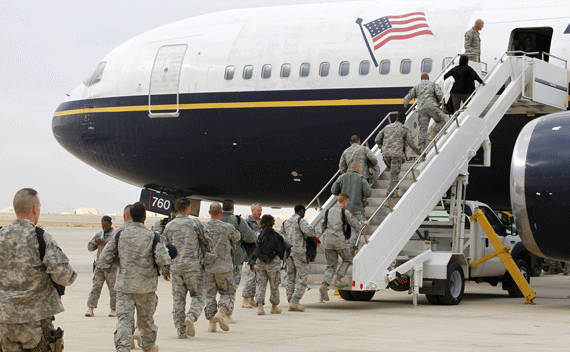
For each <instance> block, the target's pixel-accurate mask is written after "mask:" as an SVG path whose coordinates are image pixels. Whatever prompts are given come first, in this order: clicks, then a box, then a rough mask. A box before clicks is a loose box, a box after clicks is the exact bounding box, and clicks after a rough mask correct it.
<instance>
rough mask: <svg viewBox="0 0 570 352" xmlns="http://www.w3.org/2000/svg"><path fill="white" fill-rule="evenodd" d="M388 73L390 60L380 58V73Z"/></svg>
mask: <svg viewBox="0 0 570 352" xmlns="http://www.w3.org/2000/svg"><path fill="white" fill-rule="evenodd" d="M388 73H390V60H382V62H380V74H382V75H387V74H388Z"/></svg>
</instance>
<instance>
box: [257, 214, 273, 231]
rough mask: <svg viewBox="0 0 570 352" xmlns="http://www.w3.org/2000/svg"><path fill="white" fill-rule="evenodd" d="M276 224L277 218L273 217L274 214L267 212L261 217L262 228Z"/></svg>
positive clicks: (260, 225)
mask: <svg viewBox="0 0 570 352" xmlns="http://www.w3.org/2000/svg"><path fill="white" fill-rule="evenodd" d="M274 224H275V219H274V218H273V216H271V215H269V214H265V215H263V216H262V217H261V220H260V221H259V227H261V228H262V229H264V228H266V227H271V226H273V225H274Z"/></svg>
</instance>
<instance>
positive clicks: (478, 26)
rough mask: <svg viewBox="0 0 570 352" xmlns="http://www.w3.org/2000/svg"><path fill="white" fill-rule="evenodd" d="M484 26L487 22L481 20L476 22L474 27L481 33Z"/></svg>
mask: <svg viewBox="0 0 570 352" xmlns="http://www.w3.org/2000/svg"><path fill="white" fill-rule="evenodd" d="M484 25H485V22H483V20H482V19H480V18H479V19H477V20H476V21H475V25H474V26H473V28H475V30H476V31H480V30H481V29H483V26H484Z"/></svg>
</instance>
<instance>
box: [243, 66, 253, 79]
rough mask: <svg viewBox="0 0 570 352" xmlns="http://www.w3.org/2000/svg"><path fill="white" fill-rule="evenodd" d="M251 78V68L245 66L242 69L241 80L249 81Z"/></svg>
mask: <svg viewBox="0 0 570 352" xmlns="http://www.w3.org/2000/svg"><path fill="white" fill-rule="evenodd" d="M251 77H253V66H251V65H247V66H245V67H244V68H243V79H251Z"/></svg>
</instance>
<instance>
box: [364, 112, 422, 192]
mask: <svg viewBox="0 0 570 352" xmlns="http://www.w3.org/2000/svg"><path fill="white" fill-rule="evenodd" d="M405 122H406V115H404V114H403V113H399V114H398V117H397V118H396V122H393V123H391V124H389V125H388V126H386V127H384V128H383V129H382V131H380V133H378V136H376V140H375V142H376V144H378V147H379V148H380V149H381V150H382V157H383V158H384V163H386V167H387V168H389V169H390V185H389V186H388V189H387V190H386V196H388V195H389V194H390V192H392V190H393V189H394V187H396V185H397V184H398V177H399V175H400V169H401V167H402V164H403V163H404V162H405V161H406V144H407V145H409V146H410V148H412V149H413V150H414V152H416V153H417V154H421V153H422V152H421V150H420V149H419V148H418V146H417V145H416V142H414V139H413V138H412V133H411V132H410V130H409V129H408V128H407V127H406V126H404V123H405ZM394 197H398V190H397V189H396V191H395V192H394Z"/></svg>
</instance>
